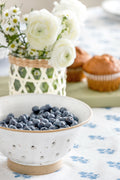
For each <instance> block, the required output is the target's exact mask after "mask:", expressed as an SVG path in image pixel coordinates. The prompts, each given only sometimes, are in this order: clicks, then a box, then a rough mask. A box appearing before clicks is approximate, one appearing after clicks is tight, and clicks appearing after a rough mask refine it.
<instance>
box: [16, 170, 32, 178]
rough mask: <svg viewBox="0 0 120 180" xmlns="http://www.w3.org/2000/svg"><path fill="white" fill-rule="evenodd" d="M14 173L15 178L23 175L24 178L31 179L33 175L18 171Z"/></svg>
mask: <svg viewBox="0 0 120 180" xmlns="http://www.w3.org/2000/svg"><path fill="white" fill-rule="evenodd" d="M13 174H14V177H15V178H20V177H22V178H24V179H30V178H31V177H32V176H29V175H25V174H19V173H16V172H13Z"/></svg>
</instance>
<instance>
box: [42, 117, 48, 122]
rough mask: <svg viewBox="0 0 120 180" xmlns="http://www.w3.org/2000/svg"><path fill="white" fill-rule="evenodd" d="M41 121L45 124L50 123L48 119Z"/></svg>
mask: <svg viewBox="0 0 120 180" xmlns="http://www.w3.org/2000/svg"><path fill="white" fill-rule="evenodd" d="M41 121H42V122H44V123H49V121H48V119H43V118H42V119H41Z"/></svg>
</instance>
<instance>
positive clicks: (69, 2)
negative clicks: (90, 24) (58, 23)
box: [53, 0, 86, 23]
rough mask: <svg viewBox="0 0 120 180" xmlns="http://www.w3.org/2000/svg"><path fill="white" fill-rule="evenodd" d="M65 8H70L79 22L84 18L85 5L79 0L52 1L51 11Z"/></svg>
mask: <svg viewBox="0 0 120 180" xmlns="http://www.w3.org/2000/svg"><path fill="white" fill-rule="evenodd" d="M65 9H69V10H71V11H72V12H73V13H75V15H76V16H77V18H78V21H79V23H81V22H82V21H83V20H84V19H85V18H86V6H85V5H84V4H82V3H81V2H80V1H79V0H61V1H60V3H58V2H54V9H53V12H58V11H63V10H65Z"/></svg>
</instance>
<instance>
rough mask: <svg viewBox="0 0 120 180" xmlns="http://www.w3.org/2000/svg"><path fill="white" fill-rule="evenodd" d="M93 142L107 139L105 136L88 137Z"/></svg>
mask: <svg viewBox="0 0 120 180" xmlns="http://www.w3.org/2000/svg"><path fill="white" fill-rule="evenodd" d="M88 137H89V138H90V139H91V140H95V139H97V140H104V139H105V138H104V137H103V136H95V135H90V136H88Z"/></svg>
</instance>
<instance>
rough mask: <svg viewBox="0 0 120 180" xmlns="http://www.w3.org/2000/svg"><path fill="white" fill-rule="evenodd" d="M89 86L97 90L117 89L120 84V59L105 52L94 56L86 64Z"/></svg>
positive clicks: (85, 70)
mask: <svg viewBox="0 0 120 180" xmlns="http://www.w3.org/2000/svg"><path fill="white" fill-rule="evenodd" d="M83 70H84V72H85V74H86V76H87V81H88V87H89V88H91V89H93V90H96V91H101V92H104V91H115V90H117V89H118V88H119V84H120V60H118V59H115V58H114V57H113V56H110V55H108V54H104V55H102V56H94V57H93V58H91V59H90V60H89V61H88V62H87V63H86V64H85V65H84V66H83Z"/></svg>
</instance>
